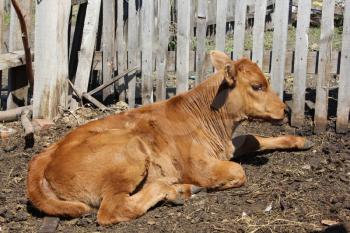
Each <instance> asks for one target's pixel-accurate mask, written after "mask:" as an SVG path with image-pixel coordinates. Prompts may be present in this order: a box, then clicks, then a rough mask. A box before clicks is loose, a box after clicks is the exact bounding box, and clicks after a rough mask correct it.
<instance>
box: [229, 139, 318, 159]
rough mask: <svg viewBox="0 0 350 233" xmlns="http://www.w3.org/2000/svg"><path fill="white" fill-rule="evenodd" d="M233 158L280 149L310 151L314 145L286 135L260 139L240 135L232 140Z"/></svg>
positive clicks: (305, 140)
mask: <svg viewBox="0 0 350 233" xmlns="http://www.w3.org/2000/svg"><path fill="white" fill-rule="evenodd" d="M232 143H233V145H234V147H235V153H234V157H238V156H241V155H243V154H247V153H250V152H254V151H261V150H281V149H300V150H306V149H310V148H311V147H312V146H313V145H314V143H313V142H311V141H309V140H307V139H306V138H304V137H298V136H292V135H286V136H278V137H262V136H257V135H250V134H248V135H241V136H237V137H235V138H233V140H232Z"/></svg>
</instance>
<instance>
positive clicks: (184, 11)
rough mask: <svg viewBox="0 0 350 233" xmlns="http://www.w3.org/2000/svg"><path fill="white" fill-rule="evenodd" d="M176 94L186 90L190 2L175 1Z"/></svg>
mask: <svg viewBox="0 0 350 233" xmlns="http://www.w3.org/2000/svg"><path fill="white" fill-rule="evenodd" d="M177 10H178V11H177V14H178V15H177V20H178V21H177V46H176V51H177V52H176V54H177V59H176V66H177V71H176V93H181V92H185V91H187V90H188V87H189V86H188V76H189V71H190V66H189V59H190V40H191V38H190V30H191V29H190V24H189V21H190V17H191V1H188V0H178V1H177Z"/></svg>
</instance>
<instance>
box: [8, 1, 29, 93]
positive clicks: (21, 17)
mask: <svg viewBox="0 0 350 233" xmlns="http://www.w3.org/2000/svg"><path fill="white" fill-rule="evenodd" d="M11 2H12V5H13V7H14V8H15V11H16V13H17V17H18V19H19V23H20V26H21V33H22V43H23V48H24V54H25V60H26V76H27V79H28V82H29V85H30V86H31V87H32V88H33V86H34V74H33V65H32V56H31V51H30V45H29V38H28V29H27V25H26V21H25V18H24V15H23V13H22V11H21V9H20V7H19V4H18V3H17V1H16V0H11Z"/></svg>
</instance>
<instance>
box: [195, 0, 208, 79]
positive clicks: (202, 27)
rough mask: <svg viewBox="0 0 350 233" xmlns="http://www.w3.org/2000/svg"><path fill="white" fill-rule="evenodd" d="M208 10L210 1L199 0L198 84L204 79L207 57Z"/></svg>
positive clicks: (197, 30)
mask: <svg viewBox="0 0 350 233" xmlns="http://www.w3.org/2000/svg"><path fill="white" fill-rule="evenodd" d="M207 11H208V1H207V0H198V13H197V28H196V37H197V46H196V48H197V51H196V71H197V84H199V83H201V82H202V81H203V80H204V78H205V77H204V75H205V73H204V67H203V66H204V58H205V52H206V47H205V41H206V34H207Z"/></svg>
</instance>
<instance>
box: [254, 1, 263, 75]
mask: <svg viewBox="0 0 350 233" xmlns="http://www.w3.org/2000/svg"><path fill="white" fill-rule="evenodd" d="M265 17H266V0H255V12H254V28H253V59H252V60H253V61H254V62H256V63H257V64H258V66H259V67H260V68H261V69H262V68H263V59H264V31H265V30H264V29H265Z"/></svg>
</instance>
